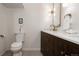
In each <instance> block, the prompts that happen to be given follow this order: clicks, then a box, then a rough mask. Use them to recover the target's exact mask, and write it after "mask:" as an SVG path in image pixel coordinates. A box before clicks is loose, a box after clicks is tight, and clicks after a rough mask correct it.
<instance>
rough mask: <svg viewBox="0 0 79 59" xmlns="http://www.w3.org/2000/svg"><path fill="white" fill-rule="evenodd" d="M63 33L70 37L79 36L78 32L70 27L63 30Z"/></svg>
mask: <svg viewBox="0 0 79 59" xmlns="http://www.w3.org/2000/svg"><path fill="white" fill-rule="evenodd" d="M63 33H64V34H66V35H67V36H70V37H79V33H78V32H77V31H75V30H72V29H69V30H66V31H63Z"/></svg>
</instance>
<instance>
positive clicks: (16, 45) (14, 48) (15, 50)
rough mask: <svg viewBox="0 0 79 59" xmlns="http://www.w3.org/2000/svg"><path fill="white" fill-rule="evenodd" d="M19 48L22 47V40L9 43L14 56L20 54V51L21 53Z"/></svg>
mask: <svg viewBox="0 0 79 59" xmlns="http://www.w3.org/2000/svg"><path fill="white" fill-rule="evenodd" d="M21 49H22V42H13V43H12V44H11V51H12V52H13V55H14V56H17V55H19V56H21V55H22V53H21Z"/></svg>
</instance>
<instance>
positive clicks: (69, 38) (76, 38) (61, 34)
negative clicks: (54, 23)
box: [42, 30, 79, 45]
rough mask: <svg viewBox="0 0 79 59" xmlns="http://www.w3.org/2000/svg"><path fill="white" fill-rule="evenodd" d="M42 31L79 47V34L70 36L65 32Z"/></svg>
mask: <svg viewBox="0 0 79 59" xmlns="http://www.w3.org/2000/svg"><path fill="white" fill-rule="evenodd" d="M42 31H43V32H46V33H48V34H51V35H54V36H56V37H59V38H62V39H64V40H67V41H70V42H73V43H75V44H78V45H79V34H68V33H65V32H63V31H50V30H42Z"/></svg>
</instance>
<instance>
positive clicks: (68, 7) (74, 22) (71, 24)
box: [61, 3, 79, 33]
mask: <svg viewBox="0 0 79 59" xmlns="http://www.w3.org/2000/svg"><path fill="white" fill-rule="evenodd" d="M61 7H62V12H61V13H62V14H61V16H62V17H61V18H62V19H61V20H62V27H63V28H62V29H63V30H66V31H67V32H69V33H72V32H73V33H75V32H78V31H79V27H78V25H79V3H63V4H62V6H61Z"/></svg>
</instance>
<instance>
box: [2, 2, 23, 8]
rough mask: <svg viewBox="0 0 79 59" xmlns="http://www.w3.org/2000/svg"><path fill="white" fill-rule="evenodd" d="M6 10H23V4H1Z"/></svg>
mask: <svg viewBox="0 0 79 59" xmlns="http://www.w3.org/2000/svg"><path fill="white" fill-rule="evenodd" d="M2 5H4V6H5V7H7V8H24V6H23V3H2Z"/></svg>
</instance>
